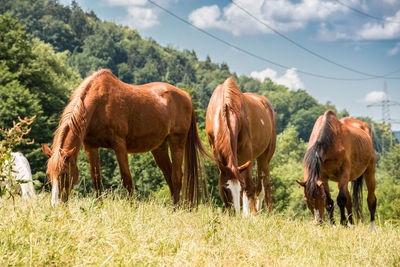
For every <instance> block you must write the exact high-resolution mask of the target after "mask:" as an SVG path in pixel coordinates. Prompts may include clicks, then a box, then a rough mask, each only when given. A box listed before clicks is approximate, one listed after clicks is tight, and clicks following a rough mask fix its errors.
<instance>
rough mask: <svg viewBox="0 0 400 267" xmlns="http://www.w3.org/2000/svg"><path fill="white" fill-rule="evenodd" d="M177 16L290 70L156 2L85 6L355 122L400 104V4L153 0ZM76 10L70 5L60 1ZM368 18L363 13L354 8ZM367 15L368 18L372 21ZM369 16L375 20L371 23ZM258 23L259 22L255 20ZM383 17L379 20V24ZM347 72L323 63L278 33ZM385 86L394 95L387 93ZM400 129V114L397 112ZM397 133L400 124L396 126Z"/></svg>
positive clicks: (85, 2)
mask: <svg viewBox="0 0 400 267" xmlns="http://www.w3.org/2000/svg"><path fill="white" fill-rule="evenodd" d="M153 1H154V2H156V3H157V4H158V5H160V6H163V7H164V8H167V9H168V10H170V11H171V12H173V13H174V14H176V15H177V16H180V17H182V18H183V19H185V20H187V21H190V22H191V23H192V24H194V25H196V26H197V27H198V28H201V29H203V30H205V31H207V32H209V33H211V34H213V35H215V36H217V37H218V38H221V39H223V40H225V41H227V42H229V43H231V44H233V45H235V46H237V47H240V48H242V49H245V50H247V51H249V52H251V53H253V54H256V55H258V56H260V57H263V58H266V59H268V60H271V61H273V62H276V63H279V64H281V65H285V66H287V67H288V69H286V68H280V67H278V66H275V65H273V64H270V63H267V62H265V61H262V60H259V59H256V58H254V57H251V56H249V55H247V54H244V53H242V52H240V51H238V50H236V49H234V48H231V47H228V46H226V45H224V44H222V43H220V42H218V41H217V40H215V39H212V38H210V37H209V36H207V35H205V34H204V33H202V32H200V31H198V30H196V29H194V28H192V27H190V26H189V25H187V24H184V23H182V22H181V21H179V20H178V19H176V18H174V17H172V16H171V15H169V14H167V13H165V12H164V11H162V10H160V9H159V8H158V7H156V6H154V5H153V4H151V3H150V2H149V1H148V0H98V1H95V0H78V1H77V2H78V3H79V5H80V6H81V7H82V8H83V9H84V10H93V11H95V12H96V14H97V15H98V16H99V17H100V18H101V19H103V20H107V21H112V22H116V23H118V24H123V25H128V26H130V27H131V28H133V29H137V30H138V31H139V32H140V34H141V35H142V36H143V37H145V38H150V37H151V38H153V39H154V40H156V41H157V42H158V43H160V44H161V45H171V46H173V47H175V48H177V49H180V50H182V49H190V50H194V51H196V53H197V55H198V57H199V58H200V59H205V58H206V56H207V55H209V56H210V57H211V59H212V60H213V61H214V62H217V63H222V62H226V63H228V65H229V66H230V69H231V71H233V72H236V73H237V74H239V75H241V74H244V75H248V76H253V77H255V78H258V79H264V78H265V77H269V78H271V79H272V80H273V81H275V82H276V83H280V84H284V85H286V86H287V87H288V88H290V89H291V90H296V89H298V88H300V89H305V90H306V91H307V92H309V93H310V94H311V95H313V96H314V97H315V98H317V99H318V100H319V101H320V102H321V103H325V102H326V101H331V102H332V103H334V104H335V105H336V107H337V108H338V109H339V110H341V109H344V108H345V109H347V110H348V111H349V112H350V114H351V115H352V116H370V117H372V118H374V119H375V120H377V121H379V120H380V119H381V109H380V108H379V107H373V108H367V107H366V106H367V105H368V104H371V103H375V102H377V101H381V100H382V99H383V98H385V97H389V98H390V99H391V100H393V101H398V102H400V0H235V3H236V4H237V5H238V6H240V7H242V8H243V9H245V10H246V11H247V12H248V13H249V14H251V15H249V14H246V13H245V12H244V11H243V10H241V9H240V8H238V7H237V6H235V5H234V4H232V2H231V1H229V0H221V1H211V0H153ZM60 2H61V3H64V4H69V3H70V2H71V1H70V0H62V1H60ZM349 7H351V8H353V9H356V10H358V11H360V12H362V13H364V15H363V14H360V12H355V11H354V10H352V9H351V8H349ZM365 14H366V15H365ZM368 15H369V16H368ZM251 16H254V17H255V18H256V19H255V18H253V17H251ZM372 17H375V18H377V19H375V18H372ZM264 24H266V25H268V26H270V27H272V28H274V29H275V30H277V31H278V32H279V33H281V34H283V35H285V36H286V37H288V38H289V39H290V40H292V41H294V42H296V43H297V44H299V45H301V46H303V47H305V48H307V49H309V50H310V51H312V52H313V53H316V54H318V55H320V56H322V57H324V58H326V59H328V60H330V61H333V62H335V63H338V64H340V65H342V66H344V67H346V68H350V69H352V70H354V71H355V72H354V71H350V70H348V69H344V68H342V67H339V66H337V65H335V64H332V63H330V62H328V61H326V60H323V59H321V58H319V57H317V56H315V55H313V54H311V53H309V52H307V51H305V50H304V49H301V48H299V47H298V46H296V45H294V44H293V43H292V42H290V41H288V40H286V39H284V38H282V37H281V36H279V35H277V34H276V33H274V32H272V31H271V30H270V29H268V27H266V26H265V25H264ZM393 71H397V72H396V73H393V74H391V75H390V76H389V77H398V78H399V79H389V78H387V79H383V78H373V79H367V80H352V81H349V80H331V79H321V78H318V77H314V76H310V75H305V74H303V73H302V72H310V73H313V74H317V75H322V76H330V77H334V78H340V79H365V78H371V76H367V75H364V74H360V73H359V72H362V73H366V74H369V75H372V76H382V75H385V74H388V73H392V72H393ZM384 81H386V83H387V89H388V95H385V94H384V92H383V87H384ZM391 117H392V119H393V120H398V121H399V122H400V106H397V107H396V106H392V107H391ZM392 128H393V129H394V130H400V124H395V123H393V125H392Z"/></svg>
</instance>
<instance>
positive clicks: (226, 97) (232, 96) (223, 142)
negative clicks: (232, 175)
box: [215, 77, 242, 166]
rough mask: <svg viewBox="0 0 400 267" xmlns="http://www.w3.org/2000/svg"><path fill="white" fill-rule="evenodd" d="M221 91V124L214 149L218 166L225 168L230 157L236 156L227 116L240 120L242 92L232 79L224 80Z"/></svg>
mask: <svg viewBox="0 0 400 267" xmlns="http://www.w3.org/2000/svg"><path fill="white" fill-rule="evenodd" d="M221 86H222V90H223V100H222V107H221V110H220V115H219V116H220V118H221V119H222V120H221V121H222V122H223V124H222V125H220V127H219V130H218V132H217V134H216V138H215V147H216V148H217V151H218V161H219V163H220V164H222V165H224V166H226V165H228V164H229V163H231V164H232V163H233V162H228V161H229V159H230V158H232V156H236V149H237V148H236V144H233V142H235V140H232V129H231V125H230V123H229V115H230V114H231V115H233V116H235V117H236V118H237V119H239V118H240V111H241V108H242V92H241V91H240V90H239V88H238V87H237V86H236V84H235V82H234V80H233V78H232V77H230V78H228V79H226V81H225V82H224V83H223V84H222V85H221Z"/></svg>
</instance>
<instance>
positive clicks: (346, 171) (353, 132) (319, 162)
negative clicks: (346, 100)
mask: <svg viewBox="0 0 400 267" xmlns="http://www.w3.org/2000/svg"><path fill="white" fill-rule="evenodd" d="M375 160H376V156H375V150H374V142H373V137H372V133H371V128H370V127H369V126H368V125H367V124H366V123H364V122H362V121H359V120H356V119H352V118H343V119H341V120H339V119H338V118H337V117H336V114H335V113H334V112H333V111H331V110H328V111H326V112H325V114H324V115H321V116H320V117H319V118H318V119H317V121H316V122H315V125H314V128H313V131H312V133H311V136H310V141H309V143H308V148H307V152H306V154H305V156H304V165H305V168H304V181H297V182H298V183H299V184H300V185H301V186H303V188H304V199H305V200H306V202H307V206H308V208H309V209H310V210H311V212H312V214H313V215H314V219H315V221H316V222H321V221H323V219H324V207H326V210H327V212H328V214H329V218H330V220H331V222H332V223H334V218H333V207H334V202H333V200H332V198H331V195H330V192H329V185H328V180H331V181H335V182H337V183H338V187H339V195H338V197H337V203H338V206H339V208H340V223H341V224H346V216H345V211H344V208H345V207H346V209H347V214H348V220H349V222H350V223H353V212H352V203H351V198H350V193H349V190H348V183H349V182H350V181H352V184H353V201H354V202H355V209H356V215H360V214H361V202H360V201H361V200H362V198H361V200H360V195H361V193H362V181H363V179H364V180H365V183H366V185H367V189H368V198H367V201H368V208H369V211H370V214H371V230H373V229H375V208H376V197H375V193H374V191H375Z"/></svg>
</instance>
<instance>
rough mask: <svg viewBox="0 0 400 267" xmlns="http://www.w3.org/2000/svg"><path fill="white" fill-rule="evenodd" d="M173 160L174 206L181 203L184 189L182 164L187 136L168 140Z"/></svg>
mask: <svg viewBox="0 0 400 267" xmlns="http://www.w3.org/2000/svg"><path fill="white" fill-rule="evenodd" d="M168 143H169V147H170V149H171V159H172V184H173V186H174V204H177V203H178V202H179V198H180V192H181V187H182V163H183V156H184V149H185V143H186V136H185V135H183V134H182V135H178V134H173V135H171V136H170V137H169V139H168Z"/></svg>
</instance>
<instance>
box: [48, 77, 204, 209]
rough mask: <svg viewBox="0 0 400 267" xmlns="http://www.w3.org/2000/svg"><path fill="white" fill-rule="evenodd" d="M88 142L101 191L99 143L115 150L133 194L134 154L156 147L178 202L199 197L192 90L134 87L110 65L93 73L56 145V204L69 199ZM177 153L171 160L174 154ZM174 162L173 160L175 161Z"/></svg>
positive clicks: (74, 99) (52, 166) (51, 168)
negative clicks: (130, 155)
mask: <svg viewBox="0 0 400 267" xmlns="http://www.w3.org/2000/svg"><path fill="white" fill-rule="evenodd" d="M82 144H83V146H84V149H85V152H86V155H87V157H88V159H89V164H90V171H91V178H92V181H93V184H94V188H95V191H96V196H97V197H99V195H100V193H101V184H102V180H101V175H100V174H101V172H100V158H99V150H98V149H99V147H104V148H111V149H113V150H114V152H115V154H116V156H117V160H118V164H119V168H120V174H121V179H122V181H123V185H124V186H125V188H126V189H127V190H128V192H129V194H130V195H133V188H132V186H133V185H132V176H131V173H130V171H129V166H128V153H143V152H147V151H151V153H152V154H153V157H154V160H155V162H156V163H157V165H158V167H159V168H160V169H161V171H162V172H163V174H164V177H165V180H166V181H167V184H168V186H169V190H170V193H171V197H172V198H173V201H174V203H175V204H176V203H177V202H178V201H179V198H180V190H181V187H182V162H183V158H184V157H185V172H184V174H185V175H184V177H185V179H184V181H183V190H184V191H183V192H184V193H183V198H184V199H185V200H188V201H191V202H192V203H193V202H196V201H197V194H198V187H197V182H198V167H199V166H198V156H199V155H198V152H199V151H200V152H203V151H204V149H203V147H202V144H201V141H200V139H199V136H198V132H197V128H196V118H195V115H194V111H193V107H192V101H191V98H190V96H189V94H187V93H186V92H184V91H182V90H179V89H178V88H176V87H174V86H172V85H170V84H166V83H160V82H156V83H150V84H145V85H140V86H133V85H129V84H126V83H123V82H121V81H120V80H118V79H117V78H116V77H115V76H114V75H113V74H112V73H111V72H110V71H109V70H99V71H97V72H95V73H93V74H92V75H90V76H89V77H87V78H86V79H85V80H84V81H83V82H82V83H81V84H80V85H79V87H78V88H77V89H76V90H75V92H74V93H73V95H72V96H71V99H70V102H69V104H68V105H67V106H66V108H65V110H64V112H63V114H62V117H61V121H60V123H59V126H58V129H57V131H56V132H55V136H54V140H53V146H52V149H50V148H49V147H48V146H47V145H45V144H43V145H42V148H43V151H44V153H45V154H47V155H48V156H49V157H50V158H49V161H48V164H47V174H48V176H49V177H50V180H51V184H52V200H51V202H52V204H57V203H58V202H59V199H60V197H61V198H62V200H63V201H66V200H67V199H68V196H69V193H70V191H71V190H72V188H73V187H74V185H75V184H76V183H77V181H78V175H79V172H78V168H77V157H78V152H79V150H80V148H81V146H82ZM168 147H169V148H170V152H171V159H172V160H170V157H169V154H168ZM171 161H172V162H171Z"/></svg>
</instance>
